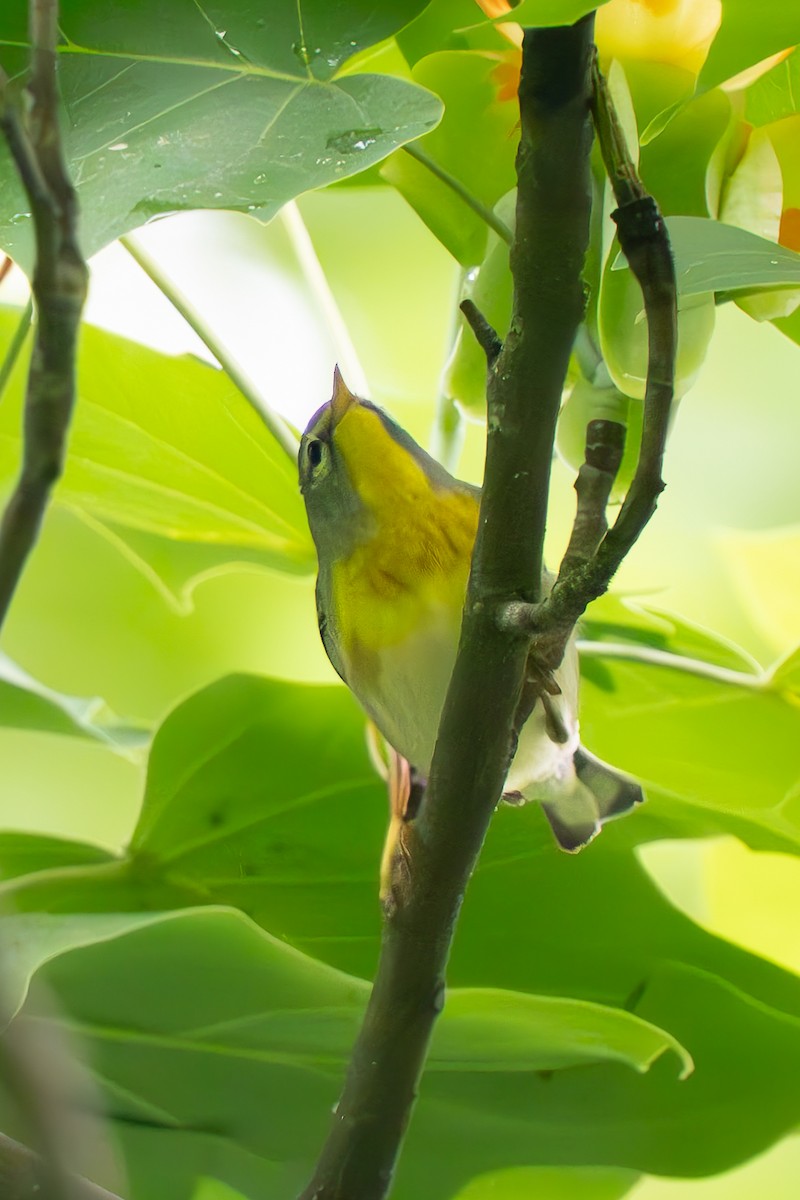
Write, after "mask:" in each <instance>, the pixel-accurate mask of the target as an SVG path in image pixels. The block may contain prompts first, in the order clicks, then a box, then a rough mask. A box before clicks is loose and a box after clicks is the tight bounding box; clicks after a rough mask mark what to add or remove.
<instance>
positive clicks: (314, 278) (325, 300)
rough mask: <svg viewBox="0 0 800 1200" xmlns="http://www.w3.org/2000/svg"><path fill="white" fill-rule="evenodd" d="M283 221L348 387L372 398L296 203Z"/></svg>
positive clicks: (287, 207) (284, 211)
mask: <svg viewBox="0 0 800 1200" xmlns="http://www.w3.org/2000/svg"><path fill="white" fill-rule="evenodd" d="M280 219H281V221H282V222H283V226H284V228H285V230H286V232H287V234H288V236H289V241H290V242H291V243H292V249H293V250H294V253H295V256H296V258H297V261H298V263H299V266H300V270H301V271H302V272H303V276H304V278H305V281H306V283H307V284H308V286H309V289H310V290H311V294H312V295H313V297H314V299H315V300H316V302H317V304H318V305H319V308H320V309H321V311H322V316H323V318H324V320H325V324H326V325H327V326H328V329H329V330H330V332H331V336H332V338H333V341H334V344H335V346H336V353H337V354H338V355H339V356H340V359H339V365H340V366H341V368H342V372H343V374H344V375H345V378H346V379H347V381H348V384H349V385H350V387H351V388H352V389H353V391H355V392H356V393H357V394H358V395H359V396H369V384H368V382H367V377H366V374H365V373H364V368H363V367H362V365H361V361H360V359H359V357H358V351H357V350H356V347H355V343H354V342H353V339H352V337H351V336H350V330H349V329H348V328H347V323H346V322H345V319H344V317H343V316H342V310H341V309H340V307H339V305H338V303H337V301H336V297H335V296H334V294H333V291H332V289H331V285H330V284H329V283H328V278H327V276H326V274H325V272H324V270H323V268H322V263H321V262H320V261H319V257H318V255H317V251H316V249H315V247H314V243H313V241H312V239H311V234H310V233H309V232H308V226H307V225H306V223H305V221H304V220H303V216H302V214H301V212H300V209H299V208H298V206H297V203H296V201H294V200H290V201H289V203H288V204H285V205H284V206H283V208H282V209H281V213H280Z"/></svg>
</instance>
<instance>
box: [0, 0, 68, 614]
mask: <svg viewBox="0 0 800 1200" xmlns="http://www.w3.org/2000/svg"><path fill="white" fill-rule="evenodd" d="M30 11H31V43H32V46H33V50H32V55H31V79H30V84H29V86H28V92H29V95H30V97H31V100H32V103H31V108H30V112H29V113H28V116H27V120H26V122H25V123H24V124H23V120H22V118H21V116H20V113H19V112H18V111H17V109H16V108H15V107H13V106H12V105H11V103H10V101H9V99H8V96H7V95H6V96H5V97H4V107H3V111H2V115H0V128H2V131H3V134H4V135H5V138H6V141H7V143H8V147H9V150H10V151H11V156H12V158H13V160H14V163H15V165H16V167H17V171H18V172H19V175H20V178H21V179H22V182H23V185H24V187H25V190H26V191H27V193H28V199H29V201H30V205H31V213H32V215H33V221H34V229H35V234H36V266H35V269H34V274H33V282H32V292H33V297H34V300H35V303H36V313H37V322H36V336H35V338H34V344H33V352H32V355H31V365H30V371H29V375H28V385H27V391H26V396H25V424H24V449H23V460H22V469H21V472H20V476H19V479H18V481H17V485H16V487H15V489H14V492H13V493H12V495H11V499H10V500H9V502H8V506H7V507H6V510H5V512H4V514H3V519H2V523H0V626H2V623H3V621H4V619H5V616H6V614H7V612H8V608H9V605H10V603H11V599H12V597H13V595H14V592H15V590H16V587H17V584H18V582H19V579H20V576H21V575H22V571H23V568H24V566H25V563H26V561H27V558H28V555H29V554H30V552H31V550H32V549H33V546H34V545H35V543H36V538H37V536H38V533H39V527H40V525H41V522H42V518H43V516H44V513H45V510H46V508H47V503H48V500H49V498H50V493H51V491H52V488H53V485H54V484H55V482H56V480H57V479H58V478H59V476H60V474H61V471H62V469H63V462H64V454H65V447H66V439H67V432H68V429H69V423H70V418H71V416H72V408H73V405H74V401H75V354H76V343H77V334H78V328H79V324H80V316H81V311H82V309H83V304H84V300H85V298H86V288H87V282H88V270H87V267H86V264H85V262H84V261H83V258H82V256H81V252H80V249H79V247H78V240H77V215H78V214H77V201H76V197H75V190H74V188H73V186H72V183H71V181H70V178H69V173H68V171H67V167H66V163H65V161H64V156H63V151H62V146H61V135H60V131H59V125H58V90H57V86H56V45H57V38H58V5H57V3H56V0H34V2H32V3H31V9H30Z"/></svg>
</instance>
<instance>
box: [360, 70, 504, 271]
mask: <svg viewBox="0 0 800 1200" xmlns="http://www.w3.org/2000/svg"><path fill="white" fill-rule="evenodd" d="M497 70H498V61H497V56H496V55H493V56H490V55H486V54H480V53H476V52H471V51H457V50H454V51H444V52H442V53H440V54H431V55H429V56H428V57H427V58H423V59H421V60H420V61H419V62H418V63H417V64H416V65H415V66H414V69H413V76H414V80H415V82H416V83H419V84H422V85H423V86H424V87H427V88H430V89H431V91H434V92H436V93H437V95H439V96H440V97H441V99H442V100H443V102H444V106H445V112H444V117H443V118H442V122H441V124H440V125H439V127H438V128H437V129H435V130H434V131H433V133H431V134H429V135H428V136H427V137H425V138H423V139H422V140H421V141H420V142H419V144H418V147H417V148H418V149H419V150H420V151H423V152H424V153H425V154H426V155H428V156H429V157H430V158H431V159H432V160H433V161H434V162H435V163H436V164H437V165H438V166H439V167H441V168H443V169H444V170H445V171H447V172H448V173H449V174H450V175H453V176H454V177H455V178H456V179H457V180H458V182H459V183H461V184H462V185H463V186H464V187H465V188H466V189H467V191H468V192H470V193H471V194H472V195H473V196H475V197H476V198H477V199H478V200H479V201H480V202H481V203H482V204H484V205H485V206H486V207H487V208H492V206H493V205H494V204H495V203H496V202H497V201H498V200H499V199H500V197H501V196H502V195H504V193H505V192H507V191H508V190H509V189H510V188H511V187H513V185H514V182H515V178H516V176H515V172H514V155H515V152H516V141H517V139H516V137H515V136H514V130H515V127H516V125H517V122H518V120H519V113H518V109H517V106H516V104H515V103H512V102H510V100H505V101H504V100H498V97H497V92H498V82H497V79H496V73H497ZM381 174H382V176H383V178H384V179H387V180H388V181H389V183H391V184H392V185H393V186H394V187H396V188H397V190H398V191H399V192H400V193H401V195H402V196H404V197H405V199H406V200H407V201H408V203H409V204H410V205H411V206H412V207H413V208H414V209H415V210H416V212H417V213H418V214H419V216H420V217H421V218H422V220H423V221H424V222H425V224H426V225H427V226H428V228H429V229H430V230H431V232H432V233H433V234H435V236H436V237H437V238H438V239H439V241H440V242H442V244H443V245H445V246H446V247H447V249H448V250H449V251H450V253H451V254H452V255H453V257H454V258H456V259H457V260H458V261H459V262H460V263H462V264H463V265H464V266H467V267H469V266H474V264H475V263H478V262H480V260H481V259H482V258H483V255H484V251H485V249H486V238H487V234H488V227H487V225H486V224H485V222H484V221H483V220H482V219H481V218H480V217H479V216H477V215H476V214H475V213H474V212H473V211H472V210H471V209H470V208H469V207H468V205H467V204H466V203H465V202H464V201H463V200H462V199H461V198H460V197H459V196H458V195H456V193H455V192H454V191H453V190H452V189H451V188H450V187H448V185H447V184H445V183H443V182H442V181H441V180H440V179H437V178H436V176H435V175H434V174H432V172H431V171H430V170H429V169H428V168H427V167H426V166H424V165H423V164H422V163H420V162H418V161H417V160H416V159H413V158H411V157H410V156H409V155H408V154H407V153H405V152H403V151H400V152H398V153H397V154H395V155H394V156H393V157H392V158H391V159H390V160H389V161H388V162H386V163H385V165H384V166H383V167H382V168H381Z"/></svg>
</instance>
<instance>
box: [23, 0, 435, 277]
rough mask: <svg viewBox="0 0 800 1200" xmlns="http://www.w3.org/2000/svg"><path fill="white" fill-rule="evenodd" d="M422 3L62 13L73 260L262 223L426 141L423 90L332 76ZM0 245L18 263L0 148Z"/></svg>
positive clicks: (147, 3)
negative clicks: (75, 243)
mask: <svg viewBox="0 0 800 1200" xmlns="http://www.w3.org/2000/svg"><path fill="white" fill-rule="evenodd" d="M423 7H424V0H387V2H386V3H381V4H379V5H374V4H369V5H367V4H357V5H355V6H353V5H331V4H328V3H327V2H326V0H302V2H301V3H298V2H297V0H275V2H274V3H271V4H270V5H269V6H268V7H267V8H265V7H264V6H263V5H262V4H260V3H256V2H254V0H218V2H212V3H206V4H205V5H200V4H199V3H194V2H192V0H181V2H180V3H173V4H171V5H170V9H169V19H166V17H165V12H164V5H163V4H162V3H160V0H136V2H133V0H128V2H126V3H123V4H114V5H112V6H109V5H107V4H106V3H104V2H103V0H65V3H62V5H61V8H60V24H61V30H62V37H63V40H62V44H61V47H60V50H61V53H60V80H61V89H62V95H63V99H64V109H65V114H64V131H65V139H66V151H67V158H68V160H69V165H70V168H71V172H72V174H73V177H74V179H75V182H76V185H77V188H78V195H79V199H80V204H81V209H82V213H83V220H82V231H83V238H82V240H83V245H84V250H85V251H86V252H87V253H92V252H93V251H95V250H98V249H99V248H100V247H101V246H103V245H105V244H106V243H107V242H110V241H112V240H113V239H114V238H115V237H118V236H119V235H120V234H122V233H125V232H126V231H127V230H130V229H134V228H136V226H138V225H141V224H143V223H144V222H145V221H146V220H148V219H149V218H150V217H153V216H156V215H157V214H159V213H163V212H170V211H174V210H178V209H190V208H228V209H236V210H239V211H247V212H252V213H254V214H255V215H256V216H257V217H259V218H260V219H261V220H269V219H270V218H271V217H272V216H274V214H275V213H276V212H277V211H278V210H279V209H280V208H281V206H282V205H283V204H285V203H286V201H287V200H290V199H292V198H293V197H294V196H297V195H299V194H300V193H301V192H305V191H308V190H309V189H310V188H316V187H322V186H324V185H325V184H327V183H331V182H333V181H334V180H337V179H341V178H343V177H345V176H347V175H352V174H355V173H357V172H359V171H362V170H364V169H365V168H367V167H369V166H370V165H371V164H373V163H375V162H377V161H379V160H380V159H382V158H384V157H385V156H386V155H387V154H389V153H391V151H392V150H394V149H396V147H397V146H399V145H402V144H403V143H404V142H407V141H410V140H412V139H413V138H416V137H418V136H419V135H420V134H422V133H426V132H427V131H428V130H430V129H431V128H432V127H433V126H434V125H435V124H436V122H437V121H438V119H439V116H440V114H441V105H440V104H439V101H438V100H437V99H436V98H435V97H434V96H431V95H430V94H429V93H428V92H425V91H423V90H422V89H420V88H418V87H415V86H414V85H412V84H409V83H406V82H405V81H403V80H399V79H395V78H393V77H391V76H386V75H350V76H343V77H341V78H339V79H334V76H335V75H336V72H337V70H338V69H339V68H340V67H341V66H342V65H343V64H344V63H345V62H346V61H347V59H349V58H350V57H352V55H354V54H356V53H357V52H358V51H360V50H363V49H364V48H365V47H367V46H371V45H373V44H375V43H376V42H378V41H380V40H382V39H383V38H385V37H388V36H390V35H391V34H392V33H394V32H396V31H397V30H398V29H400V28H402V26H403V25H405V24H406V23H407V22H408V21H410V20H411V19H413V18H414V17H415V16H416V15H417V14H418V13H419V12H420V11H421V9H422V8H423ZM25 26H26V21H25V11H24V6H21V5H11V6H6V7H5V8H4V11H3V14H2V16H0V56H2V60H3V64H4V66H5V67H6V70H7V72H8V73H13V72H14V71H19V70H21V69H23V67H24V64H25V61H26V52H25V51H24V50H23V49H20V48H18V47H20V46H21V45H24V43H25V41H26V36H27V33H26V27H25ZM2 155H3V157H2V167H0V181H2V182H0V242H1V243H2V245H3V246H4V248H5V249H7V250H8V251H9V252H10V253H11V254H12V255H13V256H14V258H16V259H17V260H18V261H20V262H22V263H25V264H26V265H28V266H30V264H31V261H32V236H31V230H30V224H31V222H30V219H29V218H28V216H27V213H28V208H27V204H26V201H25V200H24V198H23V193H22V190H21V188H20V186H19V184H18V182H17V180H16V177H15V173H14V172H13V170H12V169H11V168H10V166H9V163H8V158H7V155H6V151H5V149H4V148H3V150H2Z"/></svg>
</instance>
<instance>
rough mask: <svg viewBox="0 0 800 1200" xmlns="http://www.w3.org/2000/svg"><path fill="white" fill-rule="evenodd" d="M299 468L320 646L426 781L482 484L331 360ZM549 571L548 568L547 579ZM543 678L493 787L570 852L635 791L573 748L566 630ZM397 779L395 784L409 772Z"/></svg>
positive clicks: (573, 664) (571, 665) (574, 719)
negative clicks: (444, 459) (444, 460)
mask: <svg viewBox="0 0 800 1200" xmlns="http://www.w3.org/2000/svg"><path fill="white" fill-rule="evenodd" d="M299 467H300V486H301V490H302V493H303V496H304V499H305V503H306V509H307V512H308V520H309V525H310V528H311V534H312V536H313V539H314V542H315V544H316V548H317V556H318V559H319V575H318V578H317V614H318V619H319V628H320V633H321V635H322V641H323V644H324V646H325V650H326V651H327V654H328V657H329V659H330V660H331V663H332V664H333V666H334V668H335V670H336V671H337V672H338V674H339V675H340V676H341V678H342V679H343V680H344V682H345V683H346V684H347V686H348V687H349V688H350V690H351V691H352V692H353V694H354V695H355V696H356V698H357V699H358V701H359V702H360V704H361V706H362V707H363V708H364V710H365V711H366V713H367V714H368V716H369V717H370V718H371V719H372V721H373V722H374V724H375V725H376V726H377V728H378V730H379V731H380V732H381V734H382V735H383V737H384V738H385V739H386V741H387V743H388V744H389V746H390V747H392V748H393V750H394V751H395V752H396V755H397V756H398V758H399V761H400V764H401V767H405V763H408V764H410V766H411V767H412V768H414V769H415V770H416V772H417V773H418V774H419V775H420V776H422V777H423V778H424V777H426V776H427V774H428V772H429V770H430V765H431V760H432V758H433V750H434V745H435V743H436V735H437V731H438V727H439V717H440V715H441V711H442V707H443V705H444V700H445V695H446V692H447V686H448V683H449V680H450V675H451V672H452V669H453V664H454V662H455V657H456V649H457V646H458V637H459V629H460V625H461V610H462V607H463V604H464V597H465V594H466V587H467V577H468V574H469V568H470V559H471V555H472V546H473V542H474V540H475V534H476V531H477V524H478V506H479V502H480V490H479V489H478V488H475V487H473V486H471V485H470V484H467V483H462V482H460V481H459V480H457V479H455V478H453V476H452V475H450V474H449V472H448V471H446V470H445V469H444V467H442V466H441V465H440V464H439V463H438V462H436V460H435V459H433V458H431V456H430V455H429V454H426V453H425V451H424V450H423V449H422V448H421V447H420V446H418V445H417V443H416V442H415V441H414V440H413V439H412V438H411V437H410V436H409V435H408V434H407V433H406V432H405V431H404V430H403V429H401V428H400V426H399V425H397V424H396V423H395V422H394V421H393V420H392V419H391V418H390V417H389V416H388V415H387V414H386V413H385V412H383V411H382V410H381V409H379V408H377V407H376V406H375V405H374V404H371V403H370V402H369V401H367V400H360V399H359V398H358V397H357V396H354V395H353V394H352V392H350V391H349V389H348V388H347V386H346V384H345V383H344V381H343V379H342V377H341V375H340V374H339V370H338V368H337V369H336V371H335V374H334V390H333V398H332V399H331V400H329V401H328V403H327V404H324V405H323V406H322V407H321V408H320V409H319V410H318V412H316V413H315V414H314V416H313V417H312V418H311V421H310V422H309V424H308V427H307V429H306V431H305V433H304V435H303V438H302V441H301V443H300V453H299ZM551 582H552V580H551V578H550V577H549V576H547V577H546V578H545V580H544V587H545V589H548V588H549V586H550V585H551ZM554 678H555V684H556V688H555V689H553V688H551V689H550V690H551V691H554V690H555V691H556V692H557V694H554V695H541V696H540V697H539V698H538V699H537V700H536V703H535V704H534V706H533V709H532V711H531V714H530V716H529V718H528V720H527V722H526V723H525V726H524V728H523V729H522V731H521V734H520V738H519V743H518V746H517V751H516V755H515V757H514V760H513V762H512V764H511V767H510V769H509V772H508V775H507V778H506V784H505V792H504V798H505V799H507V800H509V801H510V802H512V803H523V802H525V801H528V800H536V801H538V802H539V803H540V804H541V806H542V808H543V809H544V811H545V813H546V815H547V818H548V820H549V822H550V825H551V826H552V829H553V832H554V834H555V836H556V839H557V840H558V843H559V845H560V846H561V847H562V848H563V849H564V850H568V851H576V850H580V849H581V848H582V847H583V846H585V845H586V844H587V842H590V841H591V839H592V838H593V837H594V836H595V835H596V834H597V833H598V832H599V830H600V827H601V825H602V824H603V822H604V821H605V820H607V819H608V818H609V817H613V816H617V815H619V814H621V813H623V812H626V811H627V810H628V809H630V808H632V807H633V806H634V805H635V804H638V803H639V802H640V801H641V800H642V791H641V788H640V787H639V785H638V784H637V783H635V782H634V781H633V780H631V779H628V778H627V777H625V776H623V775H620V774H619V773H617V772H616V771H613V770H612V769H611V768H610V767H608V766H606V765H605V763H602V762H600V761H599V760H598V759H596V758H595V757H594V756H593V755H591V754H589V753H588V751H586V750H584V748H583V747H582V746H581V745H580V742H579V737H578V715H577V708H578V651H577V647H576V644H575V639H574V636H573V638H572V639H571V640H570V642H569V644H568V646H567V650H566V653H565V655H564V659H563V661H562V663H561V665H560V667H559V668H558V670H557V671H556V673H555V677H554ZM404 760H405V761H404ZM395 777H396V779H401V780H402V779H403V778H405V779H406V781H407V779H408V773H407V770H406V773H405V775H404V773H403V770H402V769H401V770H400V771H399V772H398V771H396V772H395ZM395 790H396V791H399V792H400V793H401V794H400V795H399V796H398V795H395V797H394V801H393V826H394V832H392V830H391V829H390V834H389V838H388V840H387V852H386V853H385V854H384V864H383V868H382V883H381V887H382V894H384V895H385V894H386V892H387V890H388V888H389V886H390V880H389V874H390V870H391V864H390V859H391V853H392V849H393V847H394V845H395V843H396V840H397V832H398V828H397V827H398V824H399V823H400V822H401V821H402V819H403V816H404V803H405V799H406V798H407V796H408V788H407V787H406V788H405V789H403V788H402V786H399V787H396V789H395Z"/></svg>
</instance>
